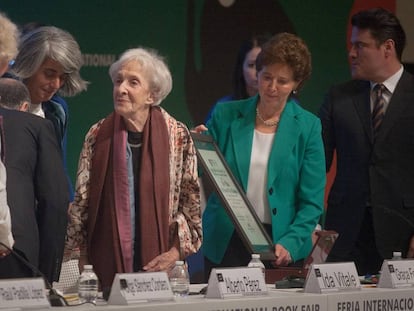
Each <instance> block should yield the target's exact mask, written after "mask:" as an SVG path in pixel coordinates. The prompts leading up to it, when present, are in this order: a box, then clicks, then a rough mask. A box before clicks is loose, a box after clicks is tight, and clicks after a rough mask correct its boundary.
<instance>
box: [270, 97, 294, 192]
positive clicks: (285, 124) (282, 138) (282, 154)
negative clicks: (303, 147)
mask: <svg viewBox="0 0 414 311" xmlns="http://www.w3.org/2000/svg"><path fill="white" fill-rule="evenodd" d="M300 113H301V108H300V107H299V106H298V104H297V103H295V102H294V101H293V100H288V102H287V103H286V107H285V109H284V110H283V113H282V115H281V118H280V122H279V128H278V129H277V132H276V135H275V138H274V142H273V146H272V150H271V151H270V156H269V162H268V169H267V172H268V185H271V184H273V183H274V181H275V180H276V179H277V177H278V176H279V175H280V172H281V170H282V169H283V168H284V167H285V166H286V165H287V164H286V162H287V161H288V159H289V156H290V154H291V153H292V149H293V148H294V146H295V145H296V144H297V141H298V136H299V133H300V131H301V128H300V126H299V125H300V124H299V122H298V116H299V115H300Z"/></svg>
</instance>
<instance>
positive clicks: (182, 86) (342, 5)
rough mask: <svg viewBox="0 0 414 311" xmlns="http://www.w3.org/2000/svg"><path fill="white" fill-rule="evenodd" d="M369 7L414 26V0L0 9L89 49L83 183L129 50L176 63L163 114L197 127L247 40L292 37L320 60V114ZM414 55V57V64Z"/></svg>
mask: <svg viewBox="0 0 414 311" xmlns="http://www.w3.org/2000/svg"><path fill="white" fill-rule="evenodd" d="M361 5H362V6H364V7H367V6H378V5H383V6H385V7H387V8H390V9H392V10H396V11H397V13H398V12H399V8H400V12H399V13H398V15H399V16H400V15H401V18H404V22H406V23H408V22H411V21H410V16H411V17H412V16H414V12H413V11H414V9H413V8H414V1H412V0H397V1H395V0H389V1H381V0H360V1H352V0H341V1H328V0H312V1H303V0H279V1H277V0H221V1H218V0H204V1H203V0H176V1H164V0H139V1H137V0H120V1H101V0H87V1H84V0H72V1H52V0H42V1H33V0H1V3H0V10H1V11H3V12H5V13H6V14H7V15H8V16H9V17H10V18H11V19H12V20H14V21H15V22H16V23H18V24H21V25H22V24H25V23H28V22H33V21H37V22H41V23H45V24H49V25H55V26H57V27H60V28H63V29H65V30H67V31H69V32H70V33H72V34H73V35H74V36H75V38H76V39H77V41H78V42H79V45H80V47H81V50H82V52H83V55H84V60H85V65H84V67H83V68H82V71H81V73H82V76H83V77H84V78H85V79H86V80H88V81H90V86H89V89H88V91H87V92H84V93H82V94H80V95H78V96H76V97H73V98H67V102H68V103H69V108H70V119H69V120H70V121H69V122H70V123H69V133H68V167H69V171H70V174H71V176H72V178H73V179H74V178H75V174H76V167H77V160H78V155H79V151H80V148H81V146H82V142H83V138H84V136H85V134H86V132H87V130H88V129H89V127H90V126H91V125H92V124H93V123H95V122H96V121H97V120H99V119H100V118H103V117H104V116H106V115H107V114H108V113H110V112H111V111H112V84H111V81H110V79H109V76H108V67H109V65H110V64H111V63H112V62H113V61H114V60H115V59H116V58H117V57H118V56H119V54H120V53H122V52H123V51H124V50H126V49H128V48H132V47H137V46H146V47H152V48H155V49H157V50H158V51H159V52H160V53H161V54H162V55H164V56H165V57H166V59H167V61H168V64H169V66H170V69H171V72H172V75H173V79H174V86H173V91H172V93H171V94H170V95H169V96H168V97H167V99H166V100H165V101H164V102H163V103H162V106H163V107H164V108H165V109H166V110H167V111H169V112H170V113H171V114H172V115H173V116H174V117H176V118H177V119H179V120H181V121H183V122H184V123H186V124H187V125H188V126H189V127H192V126H193V125H195V124H198V123H200V122H202V121H203V120H204V117H205V115H206V113H207V111H208V110H209V108H210V107H211V106H212V105H213V104H214V102H215V101H216V100H217V99H218V98H220V97H222V96H224V95H226V94H228V93H229V92H230V91H231V76H232V69H233V66H234V62H235V57H236V52H237V49H238V46H239V44H240V42H241V40H242V39H244V38H247V37H248V36H249V35H250V34H252V33H257V32H270V33H275V32H279V31H290V32H293V33H296V34H298V35H299V36H301V37H302V38H303V39H304V40H305V41H306V42H307V43H308V45H309V47H310V49H311V52H312V58H313V74H312V77H311V80H310V81H308V83H307V84H306V86H305V88H304V89H303V91H302V92H301V94H300V101H301V103H302V105H303V106H304V107H306V108H308V109H309V110H311V111H313V112H316V111H317V109H318V107H319V105H320V104H321V101H322V98H323V95H324V92H325V91H326V90H327V88H328V87H329V86H330V85H331V84H333V83H337V82H341V81H344V80H346V79H348V78H349V71H348V62H347V33H348V20H349V15H350V13H351V12H352V11H353V10H354V9H355V8H356V7H360V6H361ZM405 28H406V29H408V28H409V29H414V27H412V25H411V26H410V27H407V26H406V27H405ZM409 39H410V38H409ZM411 39H412V34H411ZM411 51H412V48H411ZM412 54H413V52H411V55H408V56H405V57H406V59H407V60H408V61H409V62H412V63H414V61H413V58H414V57H413V55H412ZM410 56H411V59H410Z"/></svg>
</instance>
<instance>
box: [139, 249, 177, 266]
mask: <svg viewBox="0 0 414 311" xmlns="http://www.w3.org/2000/svg"><path fill="white" fill-rule="evenodd" d="M177 260H180V252H179V251H178V249H177V248H176V247H175V246H173V247H171V249H170V250H169V251H168V252H165V253H162V254H161V255H158V256H157V257H155V258H154V259H153V260H151V261H150V262H149V263H147V264H146V265H145V266H144V267H143V269H144V270H145V271H148V272H157V271H170V270H171V269H172V268H173V267H174V266H175V262H176V261H177Z"/></svg>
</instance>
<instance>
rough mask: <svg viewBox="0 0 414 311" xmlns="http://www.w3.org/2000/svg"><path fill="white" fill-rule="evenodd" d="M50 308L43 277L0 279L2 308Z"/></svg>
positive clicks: (0, 305) (0, 306) (0, 304)
mask: <svg viewBox="0 0 414 311" xmlns="http://www.w3.org/2000/svg"><path fill="white" fill-rule="evenodd" d="M45 307H46V308H49V307H50V304H49V301H48V300H47V296H46V290H45V282H44V281H43V279H42V278H28V279H4V280H1V281H0V309H3V308H5V309H12V308H16V309H19V308H20V309H25V308H30V309H37V308H45Z"/></svg>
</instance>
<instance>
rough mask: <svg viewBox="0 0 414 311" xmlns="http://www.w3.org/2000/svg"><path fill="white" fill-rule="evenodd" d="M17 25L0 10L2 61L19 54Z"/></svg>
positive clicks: (0, 51)
mask: <svg viewBox="0 0 414 311" xmlns="http://www.w3.org/2000/svg"><path fill="white" fill-rule="evenodd" d="M18 39H19V31H18V28H17V26H16V25H15V24H14V23H13V22H12V21H10V19H8V18H7V17H6V15H5V14H3V13H1V12H0V61H1V60H5V61H10V60H11V59H13V57H14V56H16V54H17V42H18Z"/></svg>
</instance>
